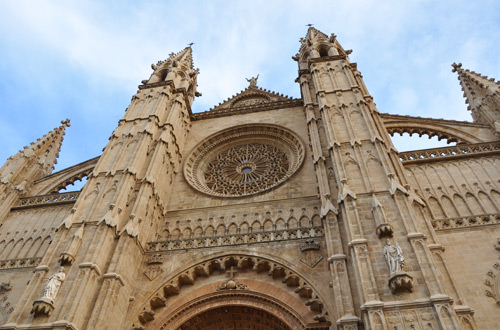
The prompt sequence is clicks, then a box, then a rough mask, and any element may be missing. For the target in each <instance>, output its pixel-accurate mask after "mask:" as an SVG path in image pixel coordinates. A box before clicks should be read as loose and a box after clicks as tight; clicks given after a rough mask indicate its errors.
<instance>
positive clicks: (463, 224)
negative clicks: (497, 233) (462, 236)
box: [432, 213, 500, 230]
mask: <svg viewBox="0 0 500 330" xmlns="http://www.w3.org/2000/svg"><path fill="white" fill-rule="evenodd" d="M497 224H500V213H491V214H481V215H469V216H465V217H458V218H447V219H437V220H432V226H433V227H434V229H435V230H452V229H460V228H469V227H479V226H489V225H497Z"/></svg>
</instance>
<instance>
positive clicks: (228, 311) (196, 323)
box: [177, 306, 291, 330]
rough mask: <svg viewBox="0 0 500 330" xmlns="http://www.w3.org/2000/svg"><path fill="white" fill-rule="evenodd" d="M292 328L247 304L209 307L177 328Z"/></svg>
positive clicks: (210, 329) (208, 329)
mask: <svg viewBox="0 0 500 330" xmlns="http://www.w3.org/2000/svg"><path fill="white" fill-rule="evenodd" d="M199 329H203V330H220V329H224V330H226V329H227V330H237V329H252V330H264V329H266V330H267V329H274V330H291V329H290V327H289V326H288V325H286V324H285V323H284V322H283V321H282V320H280V319H279V318H277V317H276V316H274V315H272V314H271V313H269V312H266V311H264V310H261V309H256V308H253V307H247V306H224V307H218V308H214V309H209V310H207V311H205V312H202V313H200V314H198V315H196V316H194V317H192V318H191V319H189V320H188V321H186V322H184V324H183V325H181V326H180V327H179V328H177V330H199Z"/></svg>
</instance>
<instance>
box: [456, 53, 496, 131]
mask: <svg viewBox="0 0 500 330" xmlns="http://www.w3.org/2000/svg"><path fill="white" fill-rule="evenodd" d="M452 67H453V70H452V71H453V72H457V74H458V80H459V81H460V85H461V86H462V90H463V92H464V97H465V102H466V103H467V104H468V105H469V106H468V107H467V109H468V110H471V111H472V117H473V118H474V121H475V122H479V123H483V124H491V119H493V118H492V116H493V117H499V116H500V82H498V81H495V79H494V78H488V77H487V76H483V75H481V74H479V73H476V72H474V71H471V70H468V69H463V68H462V63H458V64H457V63H453V64H452ZM496 113H498V115H496ZM496 120H498V118H496V119H494V121H496Z"/></svg>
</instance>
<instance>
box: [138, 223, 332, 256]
mask: <svg viewBox="0 0 500 330" xmlns="http://www.w3.org/2000/svg"><path fill="white" fill-rule="evenodd" d="M323 236H324V233H323V228H322V227H312V228H296V229H286V230H276V231H269V232H260V233H247V234H233V235H223V236H210V237H200V238H189V239H181V240H166V241H155V242H148V243H147V245H146V251H147V252H166V251H175V250H183V249H187V248H190V249H195V248H209V247H217V246H228V245H242V244H259V243H269V242H279V241H283V240H300V239H306V238H311V237H323Z"/></svg>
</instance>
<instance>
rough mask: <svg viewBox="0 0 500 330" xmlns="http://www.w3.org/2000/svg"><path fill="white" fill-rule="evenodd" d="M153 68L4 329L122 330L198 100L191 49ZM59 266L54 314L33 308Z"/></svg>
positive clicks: (178, 163) (163, 211) (174, 55)
mask: <svg viewBox="0 0 500 330" xmlns="http://www.w3.org/2000/svg"><path fill="white" fill-rule="evenodd" d="M152 67H153V70H154V72H153V74H152V76H151V78H150V79H149V80H147V81H143V85H141V86H139V91H138V92H137V94H135V95H134V96H133V97H132V101H131V104H130V106H129V107H128V108H127V110H126V113H125V115H124V117H123V118H122V119H121V120H120V121H119V125H118V127H117V128H116V130H115V131H114V132H113V134H112V135H111V137H110V138H109V142H108V144H107V146H106V147H105V149H104V151H103V154H102V156H101V157H100V159H99V161H98V163H97V165H96V166H95V168H94V170H93V172H92V173H91V175H89V178H88V182H87V184H86V185H85V187H84V188H83V190H82V192H81V194H80V197H79V199H78V201H77V202H76V204H75V205H74V208H73V209H72V211H71V214H70V215H69V216H68V217H67V218H66V219H65V220H64V222H63V223H61V225H60V227H59V229H58V232H57V233H56V236H55V238H54V240H53V243H52V244H51V245H50V247H49V249H48V251H47V253H46V254H45V256H44V257H43V259H42V261H41V263H40V266H38V267H37V268H36V269H35V271H34V275H33V278H32V280H31V281H30V282H29V284H28V285H27V288H26V290H25V291H24V294H23V297H22V298H21V301H22V302H23V303H20V304H19V305H18V306H17V307H16V309H15V310H14V312H13V313H12V314H11V316H10V319H9V322H8V324H7V325H6V326H4V327H3V328H5V329H9V328H10V329H14V328H18V327H19V326H21V325H22V327H23V328H39V327H40V325H41V324H43V325H44V326H47V328H51V329H55V328H64V329H69V328H71V329H106V328H108V326H109V324H114V325H115V327H114V328H116V329H118V328H120V327H121V322H122V321H123V319H124V318H123V315H125V314H126V312H127V308H128V304H129V297H130V296H132V293H133V290H134V286H135V283H134V282H133V281H134V278H135V277H136V272H137V271H138V270H139V267H140V264H141V261H142V258H143V247H144V245H145V243H146V242H147V241H149V240H151V239H152V237H153V236H154V233H155V231H156V229H157V226H158V221H160V220H161V219H162V217H163V216H164V214H165V212H166V203H167V201H168V199H169V195H170V193H171V183H172V179H173V177H174V176H175V175H176V173H178V171H179V167H180V163H181V160H182V156H183V146H184V142H185V138H186V135H187V132H188V131H189V128H190V113H191V104H192V102H193V99H194V97H195V94H196V77H197V74H198V70H197V69H195V68H194V67H193V62H192V50H191V48H190V47H188V48H186V49H184V50H182V51H181V52H179V53H177V54H171V55H170V57H169V58H168V59H167V60H166V61H160V62H158V63H157V64H156V65H152ZM61 130H62V129H61ZM45 174H48V173H45ZM60 266H63V267H64V272H65V274H66V277H65V279H64V281H63V282H62V284H61V287H60V289H59V292H58V294H57V296H56V298H55V299H54V301H53V302H52V306H50V304H48V306H38V305H36V304H33V302H34V301H36V300H37V299H38V298H39V297H40V296H41V294H42V292H43V287H44V285H45V284H44V283H46V281H47V278H48V277H49V276H51V275H52V274H54V273H55V272H56V271H57V270H58V268H59V267H60Z"/></svg>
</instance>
